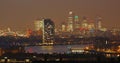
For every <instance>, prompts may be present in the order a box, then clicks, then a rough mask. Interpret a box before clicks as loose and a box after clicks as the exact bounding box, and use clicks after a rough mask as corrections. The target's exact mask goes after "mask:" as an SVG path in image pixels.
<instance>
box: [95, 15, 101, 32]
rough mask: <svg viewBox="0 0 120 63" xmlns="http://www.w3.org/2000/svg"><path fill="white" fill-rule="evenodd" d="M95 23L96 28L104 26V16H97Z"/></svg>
mask: <svg viewBox="0 0 120 63" xmlns="http://www.w3.org/2000/svg"><path fill="white" fill-rule="evenodd" d="M95 25H96V30H100V29H101V28H102V18H101V17H99V16H97V17H96V22H95Z"/></svg>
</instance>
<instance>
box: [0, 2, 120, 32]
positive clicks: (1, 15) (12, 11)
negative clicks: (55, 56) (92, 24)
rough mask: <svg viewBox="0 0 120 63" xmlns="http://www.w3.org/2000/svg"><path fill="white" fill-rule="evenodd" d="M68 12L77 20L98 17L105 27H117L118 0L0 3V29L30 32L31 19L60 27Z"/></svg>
mask: <svg viewBox="0 0 120 63" xmlns="http://www.w3.org/2000/svg"><path fill="white" fill-rule="evenodd" d="M70 10H72V11H73V12H74V13H75V14H76V15H78V16H79V17H80V20H81V19H82V17H83V16H87V17H88V18H91V19H94V18H95V17H96V16H101V17H102V25H103V26H104V27H107V28H112V27H114V26H117V27H120V0H0V29H3V28H7V27H10V28H11V29H13V30H25V29H27V28H32V29H33V28H34V24H33V22H34V20H35V19H37V18H40V17H45V18H51V19H52V20H53V21H54V22H55V23H56V24H59V23H61V22H64V21H67V16H68V12H69V11H70Z"/></svg>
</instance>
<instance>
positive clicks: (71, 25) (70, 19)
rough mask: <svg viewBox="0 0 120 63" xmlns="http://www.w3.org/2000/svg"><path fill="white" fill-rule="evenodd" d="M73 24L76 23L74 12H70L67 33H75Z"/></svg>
mask: <svg viewBox="0 0 120 63" xmlns="http://www.w3.org/2000/svg"><path fill="white" fill-rule="evenodd" d="M73 22H74V14H73V12H72V11H70V12H69V16H68V22H67V23H68V24H67V31H68V32H73Z"/></svg>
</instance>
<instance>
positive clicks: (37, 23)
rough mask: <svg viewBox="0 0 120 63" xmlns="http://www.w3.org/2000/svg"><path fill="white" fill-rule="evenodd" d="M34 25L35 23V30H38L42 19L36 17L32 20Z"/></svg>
mask: <svg viewBox="0 0 120 63" xmlns="http://www.w3.org/2000/svg"><path fill="white" fill-rule="evenodd" d="M34 25H35V31H39V30H41V28H42V21H41V20H40V19H37V20H35V21H34Z"/></svg>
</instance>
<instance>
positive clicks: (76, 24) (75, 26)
mask: <svg viewBox="0 0 120 63" xmlns="http://www.w3.org/2000/svg"><path fill="white" fill-rule="evenodd" d="M78 28H80V22H79V17H78V16H74V29H78Z"/></svg>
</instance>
